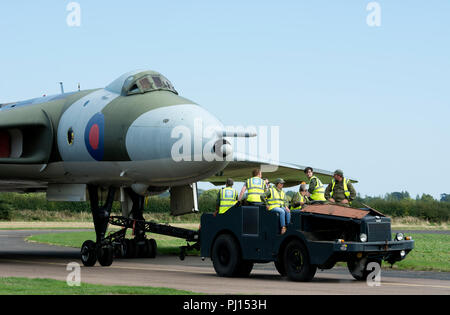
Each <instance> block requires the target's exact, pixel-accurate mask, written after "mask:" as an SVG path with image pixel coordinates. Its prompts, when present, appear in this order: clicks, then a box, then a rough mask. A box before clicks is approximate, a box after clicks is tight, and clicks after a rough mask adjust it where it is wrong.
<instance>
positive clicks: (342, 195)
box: [325, 170, 356, 205]
mask: <svg viewBox="0 0 450 315" xmlns="http://www.w3.org/2000/svg"><path fill="white" fill-rule="evenodd" d="M325 198H326V199H327V200H328V201H329V202H335V203H341V204H345V205H349V204H351V203H352V201H353V200H354V199H355V198H356V190H355V188H354V187H353V185H352V183H351V182H350V180H349V179H348V178H345V177H344V172H343V171H342V170H336V172H334V178H333V181H332V182H331V184H329V185H328V187H327V189H326V190H325Z"/></svg>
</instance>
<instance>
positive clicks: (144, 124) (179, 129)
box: [126, 104, 232, 162]
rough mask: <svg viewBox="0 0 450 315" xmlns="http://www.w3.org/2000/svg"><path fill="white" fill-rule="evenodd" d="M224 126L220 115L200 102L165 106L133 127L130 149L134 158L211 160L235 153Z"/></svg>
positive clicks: (141, 119)
mask: <svg viewBox="0 0 450 315" xmlns="http://www.w3.org/2000/svg"><path fill="white" fill-rule="evenodd" d="M223 129H224V126H223V124H222V123H221V122H220V121H219V120H218V119H217V118H216V117H214V116H213V115H212V114H210V113H209V112H208V111H206V110H205V109H203V108H202V107H200V106H198V105H194V104H186V105H175V106H168V107H162V108H158V109H154V110H151V111H149V112H147V113H145V114H143V115H142V116H141V117H139V118H138V119H137V120H136V121H135V122H134V123H133V124H132V125H131V126H130V128H129V130H128V133H127V139H126V143H127V151H128V154H129V156H130V158H131V159H132V160H134V161H139V160H141V161H142V160H151V159H172V160H174V161H176V162H180V161H208V162H210V161H214V160H217V156H223V155H226V156H228V155H229V154H231V153H232V148H231V146H223V143H222V141H223V138H222V134H223ZM217 143H219V144H221V145H219V146H218V145H217Z"/></svg>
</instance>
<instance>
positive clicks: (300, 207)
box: [291, 192, 306, 210]
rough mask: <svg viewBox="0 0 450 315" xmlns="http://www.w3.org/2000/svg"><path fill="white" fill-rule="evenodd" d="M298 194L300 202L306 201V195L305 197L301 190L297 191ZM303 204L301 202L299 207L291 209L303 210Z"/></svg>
mask: <svg viewBox="0 0 450 315" xmlns="http://www.w3.org/2000/svg"><path fill="white" fill-rule="evenodd" d="M297 195H299V197H300V202H303V203H305V202H306V197H303V195H302V194H301V193H300V192H297ZM302 208H303V206H302V205H301V204H300V205H299V206H298V207H295V208H292V209H291V210H302Z"/></svg>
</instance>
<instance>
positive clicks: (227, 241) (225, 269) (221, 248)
mask: <svg viewBox="0 0 450 315" xmlns="http://www.w3.org/2000/svg"><path fill="white" fill-rule="evenodd" d="M211 259H212V261H213V265H214V270H215V271H216V273H217V275H218V276H220V277H233V276H236V274H237V273H238V270H239V266H240V264H241V253H240V250H239V245H238V244H237V242H236V241H235V239H234V238H233V237H232V236H231V235H228V234H222V235H219V237H217V239H216V240H215V242H214V244H213V247H212V255H211Z"/></svg>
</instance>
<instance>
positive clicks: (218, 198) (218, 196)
mask: <svg viewBox="0 0 450 315" xmlns="http://www.w3.org/2000/svg"><path fill="white" fill-rule="evenodd" d="M219 209H220V190H219V193H218V194H217V200H216V212H214V216H216V215H217V214H218V213H219Z"/></svg>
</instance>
